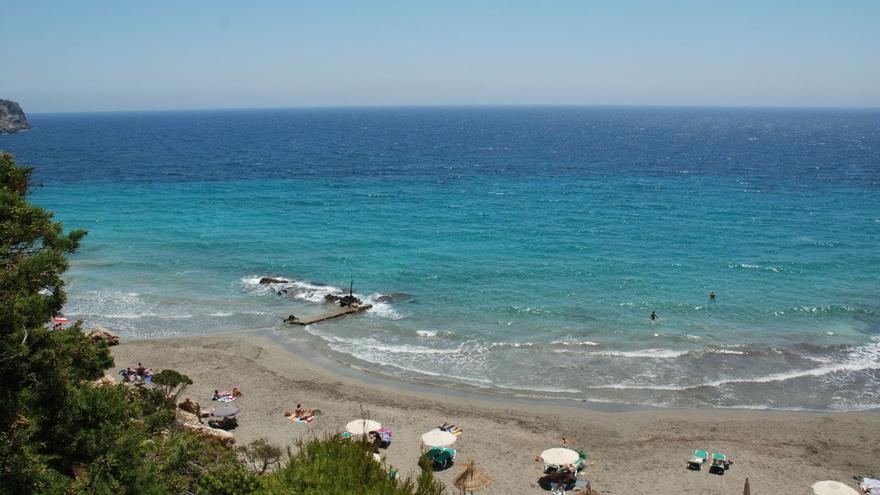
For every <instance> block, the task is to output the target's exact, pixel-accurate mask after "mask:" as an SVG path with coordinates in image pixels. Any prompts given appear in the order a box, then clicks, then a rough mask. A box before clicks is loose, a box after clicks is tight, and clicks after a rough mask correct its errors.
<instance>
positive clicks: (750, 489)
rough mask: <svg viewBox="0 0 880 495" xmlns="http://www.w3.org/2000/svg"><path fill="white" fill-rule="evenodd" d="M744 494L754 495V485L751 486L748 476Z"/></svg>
mask: <svg viewBox="0 0 880 495" xmlns="http://www.w3.org/2000/svg"><path fill="white" fill-rule="evenodd" d="M743 495H752V487H750V486H749V479H748V478H746V484H745V485H743Z"/></svg>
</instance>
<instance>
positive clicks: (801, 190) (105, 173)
mask: <svg viewBox="0 0 880 495" xmlns="http://www.w3.org/2000/svg"><path fill="white" fill-rule="evenodd" d="M30 120H31V122H32V124H33V128H32V129H31V130H29V131H27V132H23V133H19V134H13V135H2V136H0V149H3V150H6V151H10V152H13V153H15V154H16V157H17V160H18V162H19V163H22V164H27V165H32V166H34V167H36V170H35V173H34V180H33V183H34V188H33V193H32V196H31V199H32V200H33V201H34V202H36V203H37V204H39V205H41V206H44V207H46V208H48V209H51V210H52V211H54V212H55V218H57V219H58V220H60V221H61V222H63V224H64V226H65V228H67V229H73V228H82V229H85V230H87V231H88V236H87V237H86V239H85V241H84V242H83V244H82V247H81V249H80V250H79V252H78V253H76V254H75V255H73V256H72V261H71V268H70V270H69V272H68V273H67V276H66V279H67V281H68V289H69V294H68V302H67V304H66V306H65V308H64V313H65V315H66V316H67V317H69V318H71V319H83V320H84V321H85V325H86V326H87V327H89V326H95V325H100V326H104V327H107V328H109V329H111V330H113V331H116V332H119V333H120V334H121V335H122V336H123V338H125V339H149V338H158V337H170V336H185V335H197V334H211V333H217V332H231V331H262V332H267V333H270V334H272V335H273V336H274V337H276V338H278V339H282V341H284V342H286V343H289V344H290V345H295V346H303V347H305V348H308V349H310V350H311V351H314V352H317V353H320V354H323V355H326V356H329V357H331V358H333V359H336V360H339V361H341V362H343V363H347V364H349V365H351V366H354V367H357V368H362V369H365V370H369V371H371V372H373V373H379V374H384V375H390V376H392V377H395V378H399V379H403V380H408V381H414V382H419V383H430V384H436V385H440V386H443V387H451V388H457V389H466V390H478V391H484V392H486V393H489V394H499V395H504V396H515V397H526V398H535V399H546V400H558V399H568V400H575V401H590V402H595V403H611V404H622V405H634V406H661V407H729V408H758V409H765V408H769V409H794V410H800V409H806V410H822V411H842V410H864V409H872V408H878V407H880V111H877V110H798V109H729V108H614V107H571V108H568V107H460V108H456V107H452V108H430V107H425V108H324V109H266V110H222V111H220V110H218V111H179V112H140V113H79V114H33V115H30ZM262 277H276V278H281V279H284V280H287V282H285V283H276V284H260V283H259V281H260V279H261V278H262ZM352 287H353V291H354V293H355V294H356V295H357V296H358V297H360V298H361V299H363V300H365V301H366V302H368V303H372V304H373V307H372V309H370V310H369V311H367V312H365V313H363V314H359V315H354V316H349V317H346V318H341V319H337V320H332V321H326V322H322V323H318V324H313V325H310V326H307V327H301V326H287V325H285V324H284V323H283V321H282V319H283V318H284V317H287V316H288V315H291V314H292V315H296V316H299V317H307V316H313V315H316V314H319V313H322V312H324V311H326V310H327V309H328V307H329V306H328V305H327V304H326V303H325V302H324V297H325V296H326V295H327V294H341V293H343V292H347V291H348V290H349V289H350V288H352ZM282 289H283V290H282ZM710 292H714V293H715V294H716V297H715V299H714V300H713V299H710V297H709V293H710ZM652 312H656V315H657V317H658V318H657V319H656V320H651V319H650V318H649V316H650V315H651V313H652ZM291 359H297V358H296V357H295V356H294V355H292V356H291Z"/></svg>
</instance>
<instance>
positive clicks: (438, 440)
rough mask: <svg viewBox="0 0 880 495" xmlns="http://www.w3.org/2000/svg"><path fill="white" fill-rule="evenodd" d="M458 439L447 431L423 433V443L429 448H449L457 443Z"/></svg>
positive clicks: (436, 430)
mask: <svg viewBox="0 0 880 495" xmlns="http://www.w3.org/2000/svg"><path fill="white" fill-rule="evenodd" d="M457 438H458V437H456V436H455V435H453V434H452V433H449V432H448V431H446V430H441V429H439V428H434V429H433V430H431V431H429V432H427V433H422V443H423V444H425V445H427V446H428V447H448V446H449V445H452V444H454V443H455V440H456V439H457Z"/></svg>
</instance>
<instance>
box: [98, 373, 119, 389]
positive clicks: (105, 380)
mask: <svg viewBox="0 0 880 495" xmlns="http://www.w3.org/2000/svg"><path fill="white" fill-rule="evenodd" d="M114 383H116V378H115V377H112V376H110V375H104V376H102V377H101V378H98V379H97V380H93V381H92V386H93V387H101V386H104V385H113V384H114Z"/></svg>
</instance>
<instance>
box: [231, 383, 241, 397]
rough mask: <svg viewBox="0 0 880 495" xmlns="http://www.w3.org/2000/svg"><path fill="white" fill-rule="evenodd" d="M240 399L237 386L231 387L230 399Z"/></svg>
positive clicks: (239, 391)
mask: <svg viewBox="0 0 880 495" xmlns="http://www.w3.org/2000/svg"><path fill="white" fill-rule="evenodd" d="M238 397H241V390H239V389H238V385H236V386H234V387H232V398H233V399H236V398H238Z"/></svg>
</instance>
